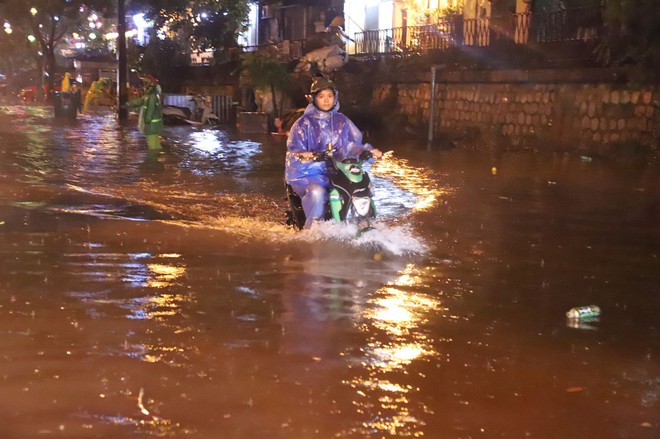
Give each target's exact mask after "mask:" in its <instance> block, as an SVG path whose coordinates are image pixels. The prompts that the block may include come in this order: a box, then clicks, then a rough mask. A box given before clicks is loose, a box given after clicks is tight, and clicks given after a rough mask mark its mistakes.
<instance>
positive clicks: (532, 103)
mask: <svg viewBox="0 0 660 439" xmlns="http://www.w3.org/2000/svg"><path fill="white" fill-rule="evenodd" d="M429 76H430V74H429ZM425 79H429V78H425ZM371 106H372V108H378V107H381V108H382V107H384V106H387V108H389V109H391V108H396V112H397V113H396V116H398V118H399V122H400V123H404V124H406V125H407V126H408V127H413V128H415V131H417V132H418V133H420V134H422V135H424V136H426V135H427V133H428V124H429V109H430V107H431V84H430V80H429V81H428V82H419V83H407V82H397V83H388V84H378V85H375V86H374V89H373V94H372V101H371ZM434 107H435V111H434V113H435V114H434V127H433V128H434V130H433V138H434V140H436V139H437V140H441V141H442V140H444V141H450V142H452V143H454V144H457V145H459V146H464V147H470V148H478V149H482V148H484V149H485V148H490V149H492V148H496V149H514V150H515V149H518V150H520V149H531V150H553V151H560V150H563V151H577V152H583V153H603V154H605V153H609V152H612V151H613V150H620V149H622V148H623V149H625V148H630V149H635V150H640V149H642V150H645V151H646V152H652V153H654V154H655V153H657V152H658V145H659V143H660V141H659V139H660V85H658V84H646V85H641V86H630V85H627V81H626V80H625V74H624V73H622V72H621V71H611V70H600V69H598V70H595V71H588V70H587V71H585V70H582V71H515V72H513V71H512V72H501V71H500V72H437V74H436V86H435V104H434Z"/></svg>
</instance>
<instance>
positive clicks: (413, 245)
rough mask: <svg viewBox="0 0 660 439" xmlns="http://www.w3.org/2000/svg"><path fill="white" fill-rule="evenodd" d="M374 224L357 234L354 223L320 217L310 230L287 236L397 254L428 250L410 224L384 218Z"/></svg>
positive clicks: (416, 253)
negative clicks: (394, 222) (403, 224)
mask: <svg viewBox="0 0 660 439" xmlns="http://www.w3.org/2000/svg"><path fill="white" fill-rule="evenodd" d="M374 226H375V227H374V229H372V230H369V231H368V232H366V233H364V234H362V235H361V236H359V237H358V236H357V233H358V228H357V226H356V225H355V224H352V223H337V222H333V221H320V222H318V223H315V224H314V225H313V226H312V228H310V229H309V230H304V231H302V232H300V233H296V234H293V235H291V234H289V235H287V237H288V239H290V240H300V241H307V242H313V241H338V242H342V243H345V244H348V245H350V246H353V247H356V248H359V249H367V250H383V251H387V252H389V253H391V254H393V255H395V256H405V255H418V254H424V253H426V252H428V250H429V249H428V247H427V246H426V245H425V244H424V243H422V242H421V241H420V239H419V238H418V237H416V236H415V235H414V233H413V231H412V230H411V228H410V227H409V226H394V225H389V224H386V223H384V222H376V223H374Z"/></svg>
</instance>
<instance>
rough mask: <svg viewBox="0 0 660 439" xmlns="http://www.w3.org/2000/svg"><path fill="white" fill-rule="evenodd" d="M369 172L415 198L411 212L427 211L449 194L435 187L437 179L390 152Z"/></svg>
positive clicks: (445, 190)
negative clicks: (390, 182)
mask: <svg viewBox="0 0 660 439" xmlns="http://www.w3.org/2000/svg"><path fill="white" fill-rule="evenodd" d="M371 172H372V173H373V174H374V175H378V176H379V177H382V178H386V179H388V180H390V181H392V182H393V183H394V184H396V185H397V186H399V187H401V188H402V189H405V190H407V191H408V192H411V193H412V194H414V195H416V196H417V201H416V202H415V205H414V206H413V210H422V211H424V210H429V209H431V208H432V207H433V206H435V205H436V204H438V199H440V198H441V196H443V195H446V194H448V193H449V191H448V190H447V189H443V188H440V187H436V185H437V183H436V182H437V177H433V178H432V177H431V175H429V172H428V170H426V169H423V168H416V167H414V166H412V165H410V164H408V161H407V160H405V159H400V158H396V157H394V154H393V152H392V151H389V152H387V153H385V154H383V157H382V158H381V159H380V160H378V161H377V162H375V163H374V165H373V167H372V168H371Z"/></svg>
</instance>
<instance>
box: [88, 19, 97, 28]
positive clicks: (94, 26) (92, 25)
mask: <svg viewBox="0 0 660 439" xmlns="http://www.w3.org/2000/svg"><path fill="white" fill-rule="evenodd" d="M89 27H90V28H92V29H96V23H94V22H93V21H90V22H89Z"/></svg>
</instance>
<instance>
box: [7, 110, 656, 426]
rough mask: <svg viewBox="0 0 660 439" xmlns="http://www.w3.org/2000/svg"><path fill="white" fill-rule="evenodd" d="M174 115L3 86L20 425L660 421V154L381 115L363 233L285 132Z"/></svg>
mask: <svg viewBox="0 0 660 439" xmlns="http://www.w3.org/2000/svg"><path fill="white" fill-rule="evenodd" d="M163 136H164V138H165V140H164V144H165V148H164V150H163V151H162V152H151V151H147V149H146V144H145V143H144V139H142V138H141V136H140V135H139V133H138V132H137V130H136V127H135V120H133V119H132V120H131V122H130V123H129V124H127V125H125V126H121V125H119V124H118V123H117V121H116V120H115V118H114V116H113V115H112V114H111V113H110V112H108V111H107V110H102V109H101V110H96V111H94V113H92V114H89V115H83V116H80V117H79V119H78V120H76V121H67V120H54V119H53V117H52V109H51V108H48V107H39V106H25V105H22V104H15V103H12V102H9V101H4V102H0V265H1V266H2V269H1V270H0V395H1V397H0V437H2V438H16V439H18V438H20V439H25V438H36V437H61V438H122V437H134V438H148V437H176V438H194V439H197V438H199V439H202V438H241V439H243V438H250V439H258V438H264V439H265V438H268V439H277V438H282V439H285V438H286V439H301V438H314V437H318V438H389V437H392V438H394V437H397V438H398V437H426V438H433V439H436V438H437V439H444V438H449V439H452V438H457V439H458V438H485V439H489V438H511V439H514V438H515V439H518V438H537V439H550V438H554V439H582V438H596V439H609V438H635V439H638V438H639V439H645V438H649V439H650V438H658V437H660V415H658V413H660V401H659V398H660V361H659V358H660V356H659V355H660V318H659V317H658V316H659V315H660V227H659V224H660V172H659V168H658V166H657V164H646V163H632V162H623V161H608V160H599V159H597V158H592V157H579V156H569V155H564V154H560V155H542V154H525V153H516V154H513V153H495V152H472V151H462V150H435V149H428V148H427V147H426V145H424V144H421V143H415V142H409V143H408V144H390V143H389V142H390V141H389V140H388V139H381V140H378V139H371V140H373V143H374V144H375V145H376V146H378V147H379V148H381V149H383V150H388V151H391V152H389V153H388V154H387V155H386V157H385V159H384V160H382V161H379V162H377V163H375V164H374V165H373V167H372V168H371V173H372V175H373V181H374V185H375V190H376V198H377V205H378V208H379V223H378V228H377V230H376V231H373V232H370V233H368V234H367V235H365V236H364V237H363V238H360V239H355V238H353V232H354V230H352V229H351V228H350V227H347V226H344V225H333V224H324V225H323V226H322V227H319V228H318V229H316V230H312V231H307V232H302V233H299V232H294V231H292V230H289V229H288V228H287V227H286V226H285V225H284V224H283V218H284V214H283V211H284V207H285V203H284V199H283V190H282V174H283V160H284V152H285V149H284V139H283V138H282V137H279V136H269V135H240V134H238V133H236V132H235V130H234V129H233V128H232V127H221V128H220V129H199V128H192V127H173V128H168V129H166V131H165V132H164V133H163ZM590 304H594V305H598V306H600V307H601V310H602V315H601V317H600V319H597V320H595V321H578V322H576V321H568V320H567V319H566V317H565V313H566V311H567V310H568V309H570V308H572V307H575V306H580V305H590Z"/></svg>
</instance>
